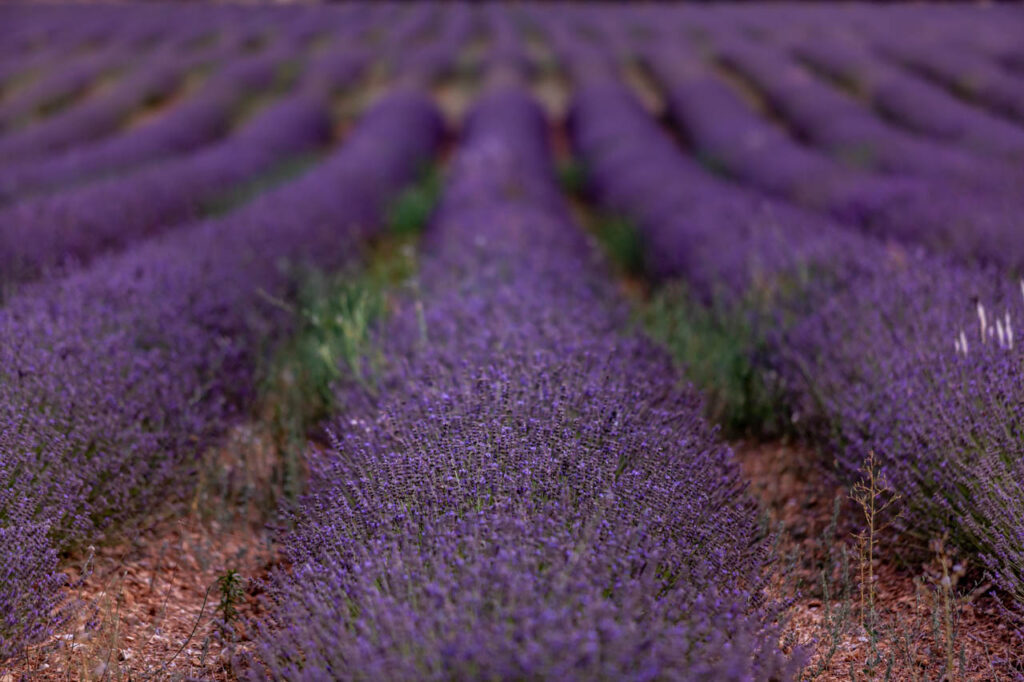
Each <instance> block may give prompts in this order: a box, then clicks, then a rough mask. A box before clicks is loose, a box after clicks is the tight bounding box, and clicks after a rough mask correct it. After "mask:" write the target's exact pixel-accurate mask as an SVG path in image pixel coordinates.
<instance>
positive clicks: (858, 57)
mask: <svg viewBox="0 0 1024 682" xmlns="http://www.w3.org/2000/svg"><path fill="white" fill-rule="evenodd" d="M792 49H793V51H794V53H795V54H796V55H798V56H799V57H800V58H801V59H803V60H804V61H806V62H807V63H808V64H810V65H811V66H813V67H814V68H815V69H818V70H820V71H822V72H824V73H826V74H828V75H829V76H830V77H832V78H834V79H836V80H840V81H842V82H845V83H847V84H849V85H850V86H851V87H853V88H856V89H857V91H858V92H859V93H860V94H861V95H862V96H863V97H866V98H868V99H869V100H870V102H871V103H872V105H873V106H874V107H875V108H876V109H878V111H879V112H881V113H882V114H883V115H885V116H888V117H891V118H892V119H893V120H895V121H898V122H899V123H900V124H902V125H904V126H906V127H907V128H909V129H911V130H914V131H916V132H919V133H922V134H925V135H928V136H931V137H933V138H936V139H939V140H946V141H950V142H953V143H956V144H960V145H962V146H963V147H965V148H966V149H969V150H972V151H975V152H977V153H982V154H987V155H990V156H993V157H997V158H998V157H1002V158H1007V159H1010V160H1013V161H1017V162H1019V161H1020V160H1021V159H1022V158H1024V128H1021V127H1018V126H1015V125H1014V124H1012V123H1010V122H1007V121H1004V120H1001V119H999V118H997V117H996V116H993V115H991V114H989V113H987V112H985V111H983V110H981V109H977V108H975V107H972V106H970V105H969V104H966V103H964V102H961V101H958V100H957V99H956V98H955V97H953V96H952V95H950V94H949V93H946V92H944V91H943V90H942V88H940V87H938V86H936V85H934V84H932V83H929V82H927V81H925V80H922V79H921V78H916V77H914V76H911V75H909V74H907V73H905V72H903V71H901V70H900V68H899V67H897V66H894V65H891V64H888V63H886V62H884V61H882V60H880V59H879V58H878V57H876V56H875V55H873V54H872V53H871V51H870V49H869V48H868V47H867V46H865V45H864V44H863V43H862V42H860V41H857V40H851V39H849V38H846V39H836V40H826V39H825V38H824V37H822V36H819V37H812V38H807V39H803V40H800V41H797V42H796V44H795V45H793V47H792Z"/></svg>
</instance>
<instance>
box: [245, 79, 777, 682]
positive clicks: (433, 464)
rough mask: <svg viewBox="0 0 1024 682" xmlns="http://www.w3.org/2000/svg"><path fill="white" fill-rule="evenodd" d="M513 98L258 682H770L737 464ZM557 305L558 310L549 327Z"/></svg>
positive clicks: (410, 305) (395, 355) (304, 544)
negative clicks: (578, 216) (632, 318)
mask: <svg viewBox="0 0 1024 682" xmlns="http://www.w3.org/2000/svg"><path fill="white" fill-rule="evenodd" d="M546 136H547V130H546V123H545V121H544V118H543V115H542V114H541V112H540V110H539V108H538V107H537V106H536V105H535V104H534V103H533V102H532V101H531V100H530V99H529V98H528V97H527V96H525V95H524V94H522V92H521V91H520V90H518V89H499V90H497V91H493V92H491V93H490V94H488V95H485V96H484V98H483V100H482V101H480V102H479V103H477V104H476V106H475V107H474V108H473V110H472V112H471V114H470V115H469V118H468V121H467V123H466V125H465V135H464V142H463V145H462V147H461V148H460V151H459V152H458V154H457V155H456V158H455V160H454V162H453V169H452V171H451V177H450V180H449V183H448V185H447V188H446V191H445V194H444V196H443V199H442V204H441V207H440V209H439V211H438V214H437V215H436V216H435V218H434V220H433V222H432V225H431V227H430V228H429V233H428V235H427V237H426V243H425V247H424V248H425V254H424V256H423V257H422V259H421V264H422V268H421V272H420V275H419V276H418V282H419V285H418V290H419V291H420V295H419V296H418V297H416V298H415V299H412V300H406V301H405V302H404V304H402V305H401V307H400V309H399V310H398V312H397V313H396V315H395V316H394V317H393V318H392V319H391V320H390V321H388V322H387V324H386V326H385V327H384V328H383V329H381V330H380V335H379V340H378V346H379V348H380V349H381V350H382V352H383V353H384V358H385V360H384V363H385V368H384V369H383V371H382V374H381V376H380V378H379V379H380V385H381V387H382V390H381V392H380V393H379V394H370V393H367V392H365V391H363V390H360V389H359V388H358V387H357V386H349V385H347V384H345V383H343V384H342V385H341V386H339V388H338V391H339V400H340V404H342V405H345V406H346V410H345V413H344V414H343V415H339V417H338V418H337V419H335V420H333V421H332V422H331V423H330V425H329V426H330V429H331V430H332V432H333V433H335V434H336V439H335V444H334V449H333V450H332V451H331V452H329V453H326V454H325V455H324V456H323V457H319V458H318V459H317V465H316V471H315V480H314V483H313V486H312V492H311V493H310V494H309V495H308V496H307V497H306V498H305V499H304V500H303V502H302V506H301V508H300V509H299V511H298V513H297V517H296V519H295V520H296V530H295V532H294V533H292V534H290V535H289V536H288V537H287V538H286V540H287V547H288V553H289V559H290V561H289V563H290V565H291V566H292V570H291V571H289V572H288V573H287V574H281V575H280V576H279V577H278V583H277V584H276V589H275V597H276V600H277V607H276V609H275V611H274V612H273V619H272V620H271V621H270V622H269V623H266V624H265V627H264V630H263V635H262V644H261V647H260V649H259V656H260V659H261V661H263V663H264V664H265V667H264V668H261V670H262V673H263V675H265V676H266V677H268V678H272V679H288V680H307V679H308V680H314V679H325V678H331V679H462V678H467V677H472V678H487V679H595V678H601V679H604V678H614V679H709V680H710V679H785V678H788V676H789V675H791V674H792V669H791V667H790V663H789V662H788V661H787V660H786V659H785V657H783V656H782V655H781V654H780V653H779V651H778V650H777V646H778V645H777V642H778V633H777V632H775V631H774V630H773V629H772V627H771V626H769V625H768V624H766V622H765V621H766V620H767V619H768V618H767V611H766V610H763V606H762V596H761V595H760V591H759V589H758V586H759V585H760V584H761V583H760V580H761V573H762V571H763V569H764V565H763V561H764V558H765V554H764V551H765V547H764V545H763V544H762V542H761V541H759V540H757V538H756V529H755V526H756V524H755V515H754V511H753V509H752V508H751V506H750V505H749V502H748V501H747V500H746V498H745V496H744V494H743V491H742V488H741V487H740V485H739V483H738V479H737V475H738V472H737V469H736V465H735V463H734V461H733V460H732V455H731V452H730V451H729V450H728V448H726V447H725V446H724V445H722V444H721V443H720V442H718V441H716V439H715V438H714V435H713V432H712V431H711V430H710V429H709V428H708V426H707V425H706V424H704V423H703V421H702V419H701V417H700V403H699V400H698V399H697V398H696V396H695V395H694V394H693V393H692V392H691V391H690V390H687V389H684V388H681V387H680V385H679V382H678V379H677V378H676V377H675V376H674V374H673V372H672V370H671V368H670V366H669V364H668V362H667V360H666V358H665V356H664V355H663V354H662V353H660V352H658V351H657V350H656V349H655V348H654V347H652V346H651V344H650V343H649V342H647V341H645V340H644V339H642V338H638V337H625V336H621V335H620V333H619V331H618V330H619V329H620V328H621V326H622V324H623V321H624V320H625V319H626V317H627V314H626V311H625V310H624V309H623V302H622V301H621V300H620V299H619V298H618V296H617V295H616V293H615V292H614V286H613V285H611V284H610V283H609V282H608V281H607V276H606V275H605V273H604V272H602V270H603V269H602V268H601V267H599V266H598V261H597V260H595V255H594V252H593V250H592V247H591V245H590V244H588V243H587V242H586V241H585V240H584V238H583V235H582V233H581V232H580V231H579V230H578V228H577V227H576V226H574V225H573V224H572V223H571V220H570V218H569V217H568V211H567V207H566V205H565V204H564V203H563V201H562V199H561V198H560V196H559V192H558V189H557V184H556V182H555V179H554V173H553V168H552V163H551V159H550V152H549V150H548V148H547V143H546ZM568 311H571V314H566V313H567V312H568Z"/></svg>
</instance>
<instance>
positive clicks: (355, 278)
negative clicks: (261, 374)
mask: <svg viewBox="0 0 1024 682" xmlns="http://www.w3.org/2000/svg"><path fill="white" fill-rule="evenodd" d="M440 187H441V178H440V174H439V172H438V171H437V169H436V168H431V169H428V170H427V171H425V172H424V174H423V176H422V178H421V180H420V182H418V183H417V184H416V185H414V186H412V187H410V188H409V189H407V190H406V191H405V192H403V193H402V195H401V196H399V198H398V199H397V200H396V201H395V202H394V203H393V204H392V205H391V207H390V209H389V210H388V212H387V224H388V229H389V232H390V234H389V236H387V237H385V238H384V239H382V240H381V241H380V242H379V243H378V244H376V246H375V247H374V248H373V249H371V250H370V252H369V254H368V258H367V260H366V261H365V265H363V266H362V267H359V268H357V269H348V270H342V271H340V272H334V273H325V272H321V271H318V270H307V271H304V272H302V273H300V276H299V278H298V279H299V286H298V295H297V297H296V300H295V302H294V304H290V305H289V304H287V303H280V305H282V306H283V307H285V309H286V310H288V311H289V312H290V313H291V314H292V315H293V316H294V322H295V324H294V330H293V333H292V335H291V336H290V338H288V339H287V340H286V341H285V342H284V343H283V344H282V345H281V346H280V347H279V348H278V350H277V352H276V354H275V355H274V357H273V359H272V361H271V363H270V365H269V369H268V371H267V372H266V374H265V379H264V382H263V389H262V400H261V404H262V405H263V411H264V413H265V414H266V421H267V422H268V423H269V425H270V430H271V437H272V439H273V442H274V443H275V444H276V447H277V448H278V449H279V451H280V453H281V461H282V464H281V469H280V472H279V473H280V478H281V481H280V483H281V487H282V488H283V492H284V494H285V495H286V496H290V497H291V496H294V494H295V493H296V492H297V491H298V480H299V462H300V460H301V454H302V452H303V451H304V449H305V448H306V445H307V435H308V433H309V432H310V430H311V429H312V428H313V427H314V426H315V425H316V424H318V423H319V422H321V421H323V420H324V419H326V418H327V417H328V416H330V415H331V414H333V413H334V412H336V411H337V409H338V408H339V406H338V405H337V404H336V398H335V395H334V390H333V386H334V384H335V382H337V381H338V380H340V379H342V378H346V379H350V380H353V381H357V382H360V383H361V384H363V385H364V386H366V387H367V388H368V389H369V390H376V381H377V376H378V375H379V367H380V362H381V361H382V360H381V356H380V354H379V352H378V351H377V348H376V347H375V343H374V338H373V335H374V329H375V328H376V327H377V325H378V324H379V322H380V321H381V320H382V319H383V318H384V317H385V316H386V315H387V312H388V309H389V293H390V292H392V291H394V290H396V289H397V288H399V287H400V286H401V285H402V284H404V283H406V282H408V281H410V280H411V279H412V278H413V275H414V273H415V271H416V260H415V249H414V243H413V242H414V239H415V237H416V235H418V234H419V233H420V232H421V231H422V229H423V227H424V226H425V225H426V224H427V221H428V220H429V218H430V215H431V213H432V212H433V210H434V206H435V204H436V203H437V198H438V196H439V192H440Z"/></svg>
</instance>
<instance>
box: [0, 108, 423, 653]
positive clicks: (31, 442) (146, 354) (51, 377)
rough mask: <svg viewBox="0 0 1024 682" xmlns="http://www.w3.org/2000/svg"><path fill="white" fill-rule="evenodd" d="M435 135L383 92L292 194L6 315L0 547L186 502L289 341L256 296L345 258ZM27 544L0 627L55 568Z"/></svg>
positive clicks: (38, 617) (67, 536) (281, 192)
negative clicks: (199, 464) (261, 371)
mask: <svg viewBox="0 0 1024 682" xmlns="http://www.w3.org/2000/svg"><path fill="white" fill-rule="evenodd" d="M439 125H440V124H439V121H438V119H437V115H436V113H435V112H434V110H433V108H432V107H431V106H430V104H429V103H428V102H426V101H425V100H424V99H423V98H422V97H421V96H419V95H416V94H414V93H395V94H393V95H391V96H389V97H388V98H386V99H385V100H383V101H381V102H380V103H379V104H377V105H376V106H375V107H374V108H373V109H372V110H370V111H369V112H368V113H367V114H366V116H365V118H364V119H363V121H362V122H361V123H360V124H359V125H358V126H357V127H356V128H355V129H354V130H353V131H352V133H351V135H350V136H349V139H348V140H347V142H346V144H345V145H344V146H343V147H342V148H341V149H340V150H339V151H338V152H337V153H336V154H334V155H333V156H331V157H330V158H328V159H327V160H326V161H324V162H323V163H322V164H320V166H318V167H317V168H316V169H315V170H313V171H311V172H309V173H308V174H306V175H305V176H303V177H302V178H300V179H298V180H296V181H294V182H292V183H289V184H287V185H285V186H283V187H282V188H280V189H278V190H276V191H273V192H269V193H267V194H265V195H263V196H262V197H260V198H258V199H257V200H256V201H254V202H252V203H251V204H250V205H249V206H247V207H246V208H244V209H242V210H240V211H237V212H235V213H232V214H229V215H228V216H227V217H225V218H222V219H220V220H211V221H206V222H200V223H196V224H193V225H191V226H189V227H187V228H182V229H180V230H178V231H177V232H175V233H172V234H168V235H166V236H164V237H162V238H159V239H154V240H150V241H147V242H145V243H143V244H141V245H139V246H138V247H136V248H133V249H131V250H129V251H126V252H125V253H124V254H122V255H120V256H117V257H107V258H105V259H101V260H100V261H98V262H97V263H96V264H95V266H94V267H92V268H89V269H86V270H83V271H81V272H78V273H76V274H75V275H74V276H72V277H69V278H67V279H63V280H57V281H51V282H45V283H40V284H37V285H34V286H31V287H27V288H26V289H25V290H24V291H23V292H21V293H20V294H19V295H18V296H16V297H14V298H12V299H11V300H10V301H8V302H7V304H6V306H5V307H4V308H3V309H2V310H0V329H2V330H3V331H2V333H0V338H2V339H3V342H2V343H0V358H2V362H0V364H2V368H0V424H3V430H2V435H3V439H4V452H5V458H4V463H3V464H4V467H5V470H6V471H8V472H10V475H9V476H8V477H7V480H8V481H9V486H8V487H9V489H10V490H9V492H8V493H5V495H6V496H5V498H4V501H5V503H6V504H5V506H4V507H2V508H0V518H2V519H4V525H3V527H4V528H5V529H6V530H5V531H4V532H5V533H6V534H7V535H6V536H5V537H12V538H22V537H24V538H27V537H35V536H37V535H38V530H37V529H39V528H47V529H48V531H49V532H48V537H49V538H50V539H51V540H52V541H54V542H55V543H56V544H55V545H54V546H68V545H70V544H76V543H83V542H86V541H88V540H90V539H92V538H95V537H96V536H97V534H98V533H99V532H100V531H102V530H103V529H104V528H107V527H109V526H111V525H112V524H115V523H121V522H125V521H127V520H130V519H131V518H132V517H133V516H134V515H136V514H138V513H140V512H142V511H144V510H147V508H148V509H151V508H152V507H153V506H154V505H158V504H161V503H166V501H167V500H168V499H173V498H175V497H177V496H180V495H182V494H185V493H186V492H187V491H188V490H189V488H190V486H191V485H192V483H193V476H192V474H193V473H194V472H193V468H194V465H195V462H196V457H197V456H198V454H199V453H200V451H201V449H202V448H203V447H205V446H206V444H208V443H209V442H210V438H211V437H212V436H213V435H214V434H216V433H217V432H219V431H221V430H222V429H223V428H224V426H225V424H226V423H227V422H228V421H229V420H230V419H231V418H232V415H233V414H236V413H237V410H238V408H239V406H240V405H243V404H244V401H245V400H246V399H247V398H248V397H249V395H250V394H251V391H252V382H253V365H254V363H255V362H256V361H257V360H258V358H259V355H260V354H261V353H262V352H263V348H264V347H265V346H266V344H267V343H268V342H269V341H271V340H272V339H273V338H274V337H275V336H276V334H278V333H280V330H282V329H284V328H285V327H286V322H287V321H286V320H285V319H283V318H282V316H281V314H280V311H279V310H278V309H277V308H276V307H274V306H273V305H271V304H270V303H268V302H267V297H268V296H269V297H271V298H273V297H275V296H276V297H280V296H283V295H287V293H288V291H289V289H290V288H291V281H292V278H293V276H294V275H293V273H294V269H295V267H297V266H298V265H300V264H302V263H307V262H308V263H312V264H317V265H320V266H323V267H330V266H336V265H338V264H340V263H342V262H345V261H347V260H350V259H351V258H353V257H355V256H357V255H358V244H359V241H360V240H361V239H362V238H365V237H367V236H369V235H371V234H372V233H373V226H374V225H375V224H376V223H377V222H378V220H379V218H380V212H381V211H382V209H383V204H384V202H385V201H386V198H387V197H388V196H389V195H390V194H391V193H393V192H395V191H396V190H397V189H398V188H399V187H401V186H402V185H403V184H405V183H406V182H408V181H409V180H410V179H411V178H412V177H413V176H414V174H415V173H416V171H417V170H418V168H419V166H420V165H421V164H422V163H423V162H424V161H426V160H427V159H428V158H429V157H430V155H431V154H432V152H433V150H434V149H435V147H436V144H437V142H438V138H439ZM371 163H372V172H371V173H368V172H367V168H368V167H371ZM274 311H277V313H275V312H274ZM33 533H35V534H36V535H32V534H33ZM33 546H34V547H35V546H38V547H39V551H38V552H35V553H34V554H31V555H28V556H24V557H22V559H21V560H20V561H19V563H18V564H16V565H15V566H14V575H13V576H12V577H11V578H12V583H10V584H12V585H13V586H14V589H13V590H7V591H4V592H3V594H4V595H8V596H10V595H15V596H14V597H13V598H14V602H13V603H4V604H2V608H0V611H2V612H4V613H9V612H12V611H13V610H14V609H16V608H17V609H18V611H19V612H21V613H24V607H23V606H22V602H21V601H20V599H21V598H20V597H18V596H16V595H20V594H24V593H26V591H31V590H30V586H31V585H35V584H38V582H39V572H40V571H41V570H42V569H41V568H40V566H47V563H46V562H47V561H48V560H49V557H51V556H52V555H51V554H47V553H46V552H52V551H53V550H52V548H51V547H48V546H47V545H46V544H42V545H40V544H39V541H36V542H35V544H34V545H33ZM4 566H5V567H10V566H11V564H9V563H6V559H5V564H4ZM56 579H57V578H56V577H53V578H50V580H56ZM40 598H41V599H44V600H45V599H49V598H51V596H50V595H45V594H44V595H41V597H40ZM34 609H35V610H32V611H31V612H30V613H28V614H26V616H25V617H24V618H23V619H21V620H20V622H21V623H22V626H21V627H23V628H25V630H23V631H24V632H34V631H36V630H34V629H32V628H36V629H37V628H39V627H45V626H46V625H48V624H49V623H50V620H49V619H50V613H49V612H48V611H47V610H46V609H43V608H42V607H38V608H35V607H34ZM3 637H4V641H5V642H7V641H10V640H9V639H8V638H11V637H14V633H12V632H4V633H3ZM17 645H18V642H17V641H14V642H13V644H12V645H11V646H17Z"/></svg>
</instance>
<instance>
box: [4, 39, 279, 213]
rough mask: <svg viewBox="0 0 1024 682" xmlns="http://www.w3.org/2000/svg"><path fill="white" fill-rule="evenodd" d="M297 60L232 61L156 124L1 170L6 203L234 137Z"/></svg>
mask: <svg viewBox="0 0 1024 682" xmlns="http://www.w3.org/2000/svg"><path fill="white" fill-rule="evenodd" d="M295 56H296V55H295V53H293V52H291V51H286V50H277V49H271V50H269V51H267V52H262V53H260V54H257V55H250V56H245V57H242V58H240V59H237V60H234V61H231V62H229V63H228V64H225V65H224V66H223V67H222V68H221V69H219V70H218V71H217V72H216V73H215V74H214V75H212V76H210V77H209V79H208V80H207V81H206V82H205V83H204V84H203V85H202V86H201V87H200V88H199V90H198V91H197V92H196V93H194V94H193V95H192V96H190V97H188V98H187V99H185V100H184V101H182V102H181V103H179V104H177V105H175V106H173V107H172V108H171V109H170V110H169V111H166V112H164V113H163V114H162V115H161V116H159V117H158V118H156V119H155V120H152V121H150V122H148V123H146V124H143V125H139V126H136V127H133V128H131V129H129V130H126V131H125V132H123V133H122V134H119V135H115V136H112V137H109V138H106V139H103V140H100V141H97V142H95V143H93V144H83V145H79V146H77V147H75V148H73V149H70V150H68V151H67V152H65V153H63V154H56V155H53V156H50V157H47V158H44V159H39V160H36V161H33V162H26V163H21V164H14V165H11V166H8V167H5V168H3V169H0V201H11V200H13V199H16V198H24V197H25V196H26V195H28V194H32V193H36V192H39V191H41V190H44V189H50V188H54V187H57V186H59V185H62V184H67V183H71V182H74V181H83V180H89V179H93V178H95V177H97V176H100V177H102V176H104V175H108V174H110V173H112V172H115V171H118V170H122V169H127V168H129V167H131V166H134V165H138V164H141V163H144V162H147V161H155V160H157V159H162V158H165V157H168V156H173V155H177V154H183V153H187V152H190V151H193V150H196V149H198V148H199V147H202V146H203V145H205V144H207V143H209V142H212V141H214V140H216V139H217V138H220V137H222V136H223V135H224V134H226V133H227V132H229V130H230V127H231V125H232V122H233V119H234V117H235V115H236V114H237V112H238V110H239V108H240V106H241V105H242V104H243V103H244V102H245V101H246V100H247V99H249V98H252V97H254V96H257V95H259V94H260V93H261V92H264V91H267V90H269V89H270V88H271V87H272V86H273V85H274V84H275V83H276V82H277V80H278V74H279V72H280V69H281V67H282V66H283V65H284V64H285V63H286V60H287V59H291V58H294V57H295Z"/></svg>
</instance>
